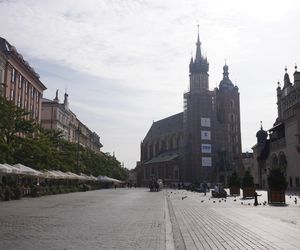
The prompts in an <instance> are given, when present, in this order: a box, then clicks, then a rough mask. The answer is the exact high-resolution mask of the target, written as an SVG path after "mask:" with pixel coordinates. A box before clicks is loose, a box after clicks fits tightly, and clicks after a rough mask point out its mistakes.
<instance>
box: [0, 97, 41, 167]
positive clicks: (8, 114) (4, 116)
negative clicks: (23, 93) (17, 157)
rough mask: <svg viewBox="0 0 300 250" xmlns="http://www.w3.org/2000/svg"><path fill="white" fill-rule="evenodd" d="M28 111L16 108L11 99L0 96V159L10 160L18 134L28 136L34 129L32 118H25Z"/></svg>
mask: <svg viewBox="0 0 300 250" xmlns="http://www.w3.org/2000/svg"><path fill="white" fill-rule="evenodd" d="M28 114H29V113H28V112H26V111H25V110H24V109H21V108H18V107H17V106H15V105H14V103H13V102H12V101H8V100H6V99H5V98H4V97H2V96H0V117H1V119H0V149H1V154H0V157H1V158H0V160H1V161H6V162H11V161H12V160H13V158H12V153H13V151H14V149H15V147H14V146H13V145H14V143H15V142H16V140H18V138H20V136H21V135H22V136H29V135H32V134H33V133H34V132H35V131H36V125H35V123H34V121H33V120H27V119H26V116H27V115H28Z"/></svg>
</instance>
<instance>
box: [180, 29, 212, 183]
mask: <svg viewBox="0 0 300 250" xmlns="http://www.w3.org/2000/svg"><path fill="white" fill-rule="evenodd" d="M208 69H209V64H208V61H207V59H206V58H205V57H203V55H202V53H201V42H200V38H199V27H198V36H197V42H196V55H195V58H193V57H192V58H191V61H190V64H189V78H190V83H189V91H188V92H186V93H185V94H184V113H183V119H184V121H183V129H184V154H183V155H184V159H183V161H184V164H183V165H184V167H183V170H182V171H181V172H182V173H183V178H184V179H185V180H186V181H188V182H195V181H196V180H197V181H200V182H203V181H208V180H212V179H213V176H212V175H213V172H214V171H213V167H212V166H213V148H212V143H213V132H212V131H213V127H214V123H215V122H214V120H215V115H214V114H215V112H214V92H213V91H210V90H209V82H208V77H209V74H208Z"/></svg>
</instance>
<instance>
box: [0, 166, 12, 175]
mask: <svg viewBox="0 0 300 250" xmlns="http://www.w3.org/2000/svg"><path fill="white" fill-rule="evenodd" d="M0 173H3V174H10V173H12V169H11V168H10V167H8V166H6V165H3V164H0Z"/></svg>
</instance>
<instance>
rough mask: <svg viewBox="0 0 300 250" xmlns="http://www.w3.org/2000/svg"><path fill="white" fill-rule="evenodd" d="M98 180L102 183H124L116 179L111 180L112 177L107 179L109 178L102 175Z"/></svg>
mask: <svg viewBox="0 0 300 250" xmlns="http://www.w3.org/2000/svg"><path fill="white" fill-rule="evenodd" d="M98 180H99V181H102V182H114V183H122V181H120V180H117V179H114V178H110V177H107V176H102V175H99V176H98Z"/></svg>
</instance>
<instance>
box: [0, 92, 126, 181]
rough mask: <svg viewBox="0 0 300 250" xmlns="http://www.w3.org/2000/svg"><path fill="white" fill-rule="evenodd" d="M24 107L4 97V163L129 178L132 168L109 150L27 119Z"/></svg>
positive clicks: (0, 147) (0, 125)
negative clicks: (80, 142)
mask: <svg viewBox="0 0 300 250" xmlns="http://www.w3.org/2000/svg"><path fill="white" fill-rule="evenodd" d="M27 115H28V113H27V112H25V111H24V110H22V109H20V108H17V107H16V106H15V105H14V104H13V103H12V102H10V101H6V100H5V99H4V98H2V97H0V117H1V119H0V163H4V162H6V163H22V164H24V165H26V166H29V167H32V168H34V169H40V170H43V169H55V170H61V171H71V172H75V173H85V174H92V175H94V176H98V175H107V176H109V177H112V178H116V179H120V180H126V179H127V178H128V170H127V169H126V168H123V167H122V166H121V164H120V162H119V161H118V160H117V159H116V158H115V157H114V156H111V155H109V154H108V153H102V152H100V153H95V152H93V151H91V150H89V149H87V148H84V147H82V146H81V145H78V144H76V143H70V142H68V141H66V140H64V139H63V137H62V133H61V132H60V131H55V130H45V129H42V128H41V127H40V126H37V125H36V124H35V123H34V122H33V121H32V120H27V119H25V117H26V116H27Z"/></svg>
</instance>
